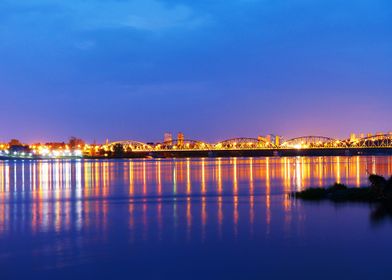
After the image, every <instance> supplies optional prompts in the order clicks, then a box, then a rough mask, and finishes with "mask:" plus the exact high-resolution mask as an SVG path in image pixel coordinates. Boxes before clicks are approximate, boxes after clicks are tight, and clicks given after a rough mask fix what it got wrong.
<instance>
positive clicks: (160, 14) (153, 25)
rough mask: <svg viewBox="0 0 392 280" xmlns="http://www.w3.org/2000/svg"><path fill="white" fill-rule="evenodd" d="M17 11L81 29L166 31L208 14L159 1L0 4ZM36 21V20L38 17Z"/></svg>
mask: <svg viewBox="0 0 392 280" xmlns="http://www.w3.org/2000/svg"><path fill="white" fill-rule="evenodd" d="M2 6H3V7H8V8H10V7H11V9H9V11H10V12H13V13H14V15H16V14H23V15H29V16H30V17H31V16H33V17H34V15H39V14H41V16H44V17H45V18H46V19H48V18H50V17H52V18H55V19H57V20H63V21H64V20H65V21H66V22H67V23H71V24H73V26H74V27H76V28H81V29H102V28H133V29H138V30H149V31H155V30H165V29H170V28H194V27H197V26H200V25H202V24H203V23H204V22H205V21H206V18H207V17H204V16H201V15H198V14H196V13H195V12H194V11H193V10H192V9H191V8H190V7H189V6H186V5H182V4H176V5H168V4H165V3H163V2H162V1H158V0H107V1H99V0H85V1H80V0H67V1H64V0H34V1H11V0H6V1H5V2H3V4H2ZM36 20H39V18H38V19H37V18H36Z"/></svg>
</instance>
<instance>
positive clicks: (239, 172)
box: [0, 157, 392, 279]
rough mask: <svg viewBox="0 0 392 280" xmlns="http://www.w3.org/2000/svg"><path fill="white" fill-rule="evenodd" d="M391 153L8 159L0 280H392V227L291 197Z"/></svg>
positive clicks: (366, 215) (1, 193)
mask: <svg viewBox="0 0 392 280" xmlns="http://www.w3.org/2000/svg"><path fill="white" fill-rule="evenodd" d="M367 172H375V173H378V174H382V175H389V174H392V157H319V158H317V157H314V158H301V157H299V158H253V159H252V158H237V159H236V158H232V159H223V158H222V159H188V160H187V159H184V160H132V161H131V160H113V161H99V160H97V161H31V162H30V161H24V162H22V161H4V162H0V279H288V278H291V279H390V277H391V276H390V274H391V267H392V257H391V253H392V223H391V222H390V217H389V216H387V215H386V216H383V215H378V216H377V217H376V216H375V215H372V213H373V212H375V211H377V206H370V205H368V204H350V205H347V204H332V203H329V202H325V203H306V202H301V201H294V200H292V199H290V198H289V197H288V196H287V193H289V192H290V191H293V190H300V189H303V188H306V187H309V186H327V185H330V184H332V183H333V182H335V181H339V182H342V183H346V184H348V185H351V186H356V187H359V186H361V185H367Z"/></svg>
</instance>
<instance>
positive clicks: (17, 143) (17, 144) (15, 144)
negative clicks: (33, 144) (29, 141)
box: [9, 139, 22, 146]
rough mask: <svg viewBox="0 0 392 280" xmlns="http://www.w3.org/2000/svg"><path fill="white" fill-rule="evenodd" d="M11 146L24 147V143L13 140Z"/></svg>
mask: <svg viewBox="0 0 392 280" xmlns="http://www.w3.org/2000/svg"><path fill="white" fill-rule="evenodd" d="M9 145H10V146H22V143H21V142H20V141H19V140H18V139H11V141H10V142H9Z"/></svg>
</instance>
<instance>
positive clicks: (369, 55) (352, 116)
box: [0, 0, 392, 142]
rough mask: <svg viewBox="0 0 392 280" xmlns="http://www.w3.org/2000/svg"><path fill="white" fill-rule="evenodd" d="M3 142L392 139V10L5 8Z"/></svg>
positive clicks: (168, 4)
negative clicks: (369, 135)
mask: <svg viewBox="0 0 392 280" xmlns="http://www.w3.org/2000/svg"><path fill="white" fill-rule="evenodd" d="M0 94H1V95H0V101H1V110H0V141H8V140H9V139H10V138H20V139H21V140H23V141H24V142H34V141H48V140H53V141H58V140H66V139H68V138H69V137H70V136H77V137H81V138H84V139H86V140H88V141H93V140H96V141H98V142H101V141H104V140H105V139H106V138H109V139H110V140H121V139H124V140H125V139H133V140H140V141H159V140H162V139H163V133H164V132H165V131H172V132H173V133H176V132H178V131H182V132H184V133H185V135H186V138H190V139H200V140H206V141H216V140H220V139H227V138H232V137H236V136H244V137H257V135H259V134H262V135H264V134H268V133H274V134H279V135H283V136H286V137H288V138H290V137H295V136H301V135H324V136H331V137H348V135H349V133H350V132H358V133H359V132H365V133H366V132H373V133H374V132H377V131H390V130H392V126H391V116H392V106H391V105H392V1H390V0H344V1H342V0H259V1H258V0H209V1H207V0H182V1H180V0H160V1H158V0H129V1H127V0H84V1H82V0H17V1H16V0H1V1H0Z"/></svg>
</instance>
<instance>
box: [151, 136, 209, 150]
mask: <svg viewBox="0 0 392 280" xmlns="http://www.w3.org/2000/svg"><path fill="white" fill-rule="evenodd" d="M211 149H212V145H211V144H209V143H206V142H203V141H198V140H191V139H184V140H182V139H181V140H178V139H174V140H172V141H166V142H162V143H158V144H156V145H155V150H211Z"/></svg>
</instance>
